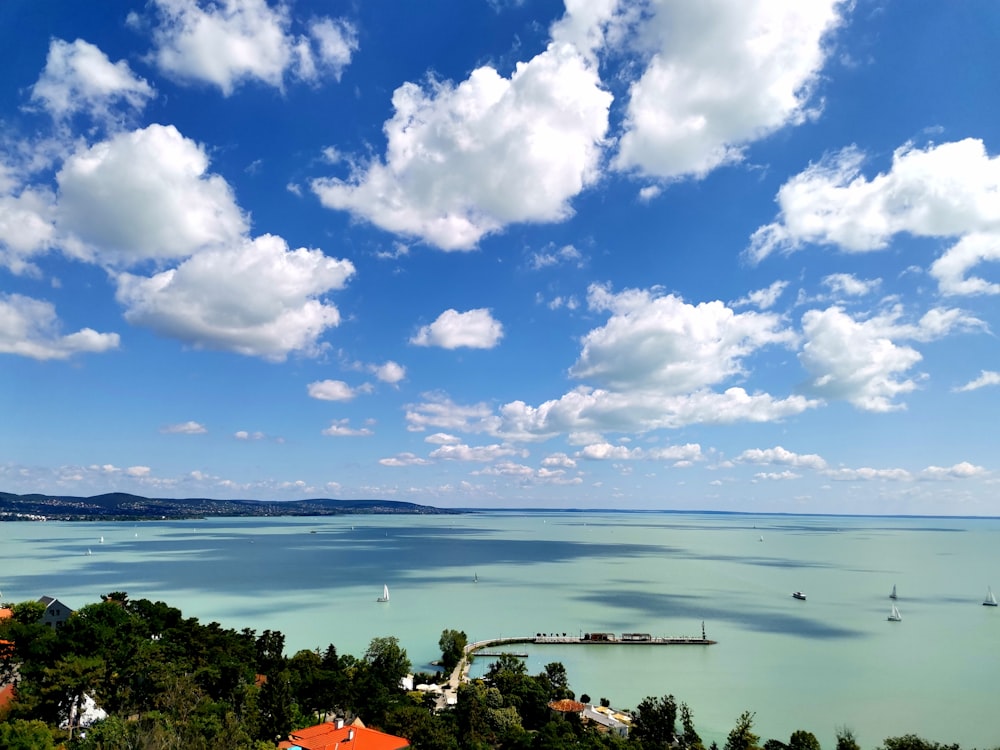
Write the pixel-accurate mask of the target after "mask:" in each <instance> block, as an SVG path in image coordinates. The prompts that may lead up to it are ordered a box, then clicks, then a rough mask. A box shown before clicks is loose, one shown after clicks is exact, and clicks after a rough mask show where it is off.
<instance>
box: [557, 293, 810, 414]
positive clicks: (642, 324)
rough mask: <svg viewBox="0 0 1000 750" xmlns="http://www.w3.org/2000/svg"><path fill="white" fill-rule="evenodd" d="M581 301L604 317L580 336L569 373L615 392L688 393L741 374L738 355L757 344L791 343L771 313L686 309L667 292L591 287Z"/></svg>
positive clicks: (704, 306)
mask: <svg viewBox="0 0 1000 750" xmlns="http://www.w3.org/2000/svg"><path fill="white" fill-rule="evenodd" d="M588 301H589V305H590V309H591V310H593V311H595V312H602V311H609V312H611V317H610V319H609V320H608V322H607V323H606V324H605V325H603V326H601V327H600V328H595V329H594V330H592V331H590V332H589V333H588V334H587V335H586V336H585V337H584V338H583V350H582V351H581V353H580V357H579V359H578V360H577V361H576V363H575V364H574V365H573V367H572V368H571V369H570V373H571V375H573V377H576V378H580V379H590V380H595V381H597V382H599V383H601V384H603V385H607V386H609V387H611V388H613V389H614V390H622V391H624V390H634V389H643V390H645V389H650V390H652V389H655V390H656V391H657V392H658V393H660V394H679V393H685V392H690V391H695V390H698V389H699V388H704V387H706V386H710V385H715V384H718V383H720V382H722V381H723V380H725V379H727V378H730V377H733V376H735V375H739V374H742V373H743V371H744V368H743V360H744V358H746V357H747V356H748V355H750V354H751V353H753V352H754V351H756V350H758V349H760V348H761V347H764V346H767V345H770V344H788V343H791V342H792V341H793V340H794V335H793V333H792V332H791V331H789V330H786V329H784V328H783V327H782V324H781V319H780V318H779V317H778V316H776V315H771V314H767V313H757V312H745V313H735V312H733V310H732V309H730V308H728V307H726V306H725V305H724V304H723V303H722V302H718V301H715V302H704V303H701V304H698V305H691V304H688V303H686V302H684V301H683V300H682V299H680V298H679V297H676V296H674V295H672V294H671V295H663V296H659V295H657V294H655V293H653V292H650V291H647V290H635V289H633V290H626V291H624V292H621V293H618V294H613V293H612V292H611V291H610V290H608V289H607V288H606V287H602V286H598V285H593V286H591V288H590V290H589V299H588Z"/></svg>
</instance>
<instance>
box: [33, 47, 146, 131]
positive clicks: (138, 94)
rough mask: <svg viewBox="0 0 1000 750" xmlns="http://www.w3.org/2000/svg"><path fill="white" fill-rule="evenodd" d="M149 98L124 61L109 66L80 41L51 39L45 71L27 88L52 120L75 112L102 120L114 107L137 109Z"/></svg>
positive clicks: (97, 51)
mask: <svg viewBox="0 0 1000 750" xmlns="http://www.w3.org/2000/svg"><path fill="white" fill-rule="evenodd" d="M153 96H154V91H153V87H152V86H150V85H149V84H148V83H147V82H146V81H145V80H144V79H142V78H140V77H138V76H137V75H135V73H133V72H132V69H131V68H130V67H129V64H128V63H127V62H126V61H125V60H119V61H118V62H116V63H112V62H111V60H109V59H108V57H107V55H105V54H104V53H103V52H102V51H101V50H100V49H99V48H98V47H96V46H95V45H93V44H90V43H89V42H86V41H84V40H83V39H77V40H76V41H75V42H66V41H63V40H62V39H53V40H51V42H49V54H48V57H47V58H46V61H45V69H44V70H43V71H42V74H41V76H40V77H39V78H38V81H37V82H36V83H35V85H34V86H32V87H31V100H32V101H33V102H36V103H38V104H39V105H40V106H42V107H43V108H44V109H45V110H46V111H48V112H49V113H50V114H51V115H52V117H53V118H55V119H56V120H61V119H63V118H65V117H68V116H70V115H73V114H75V113H77V112H86V113H88V114H90V115H92V116H93V117H95V118H96V119H99V120H106V119H108V118H109V117H110V116H111V111H112V108H113V107H114V106H115V105H116V104H119V103H120V104H124V105H126V106H127V107H129V108H131V109H134V110H140V109H142V108H143V107H144V106H145V104H146V102H147V101H148V100H149V99H150V98H152V97H153Z"/></svg>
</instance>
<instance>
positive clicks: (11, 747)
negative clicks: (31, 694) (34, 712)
mask: <svg viewBox="0 0 1000 750" xmlns="http://www.w3.org/2000/svg"><path fill="white" fill-rule="evenodd" d="M0 747H2V748H5V750H51V749H52V748H55V743H54V742H53V740H52V732H51V730H49V728H48V727H47V726H46V725H45V722H42V721H25V720H24V719H15V720H14V721H12V722H9V723H8V722H4V723H0Z"/></svg>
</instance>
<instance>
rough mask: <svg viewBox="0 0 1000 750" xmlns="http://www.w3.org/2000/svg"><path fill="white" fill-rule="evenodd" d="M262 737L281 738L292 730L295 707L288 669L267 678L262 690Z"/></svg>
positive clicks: (260, 703) (260, 700) (269, 738)
mask: <svg viewBox="0 0 1000 750" xmlns="http://www.w3.org/2000/svg"><path fill="white" fill-rule="evenodd" d="M259 706H260V716H261V719H260V723H261V728H260V739H263V740H269V741H274V740H281V739H284V738H285V737H287V736H288V733H289V732H290V731H291V730H292V723H293V719H294V716H295V707H294V702H293V700H292V687H291V681H290V679H289V674H288V671H287V670H286V671H282V672H278V673H277V674H275V675H271V676H269V677H268V678H267V682H265V683H264V686H263V687H262V688H261V690H260V699H259Z"/></svg>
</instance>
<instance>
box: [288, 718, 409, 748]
mask: <svg viewBox="0 0 1000 750" xmlns="http://www.w3.org/2000/svg"><path fill="white" fill-rule="evenodd" d="M278 747H279V748H287V749H288V750H404V749H405V748H408V747H410V742H409V740H407V739H406V738H404V737H396V736H395V735H392V734H386V733H385V732H379V731H377V730H375V729H369V728H368V727H366V726H365V725H364V723H363V722H362V721H361V720H360V719H355V720H354V721H352V722H351V723H350V724H344V722H343V720H342V719H338V720H337V721H335V722H333V721H327V722H324V723H322V724H317V725H316V726H312V727H306V728H305V729H298V730H296V731H294V732H292V733H291V734H289V735H288V739H287V740H285V741H284V742H282V743H281V744H279V745H278Z"/></svg>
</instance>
